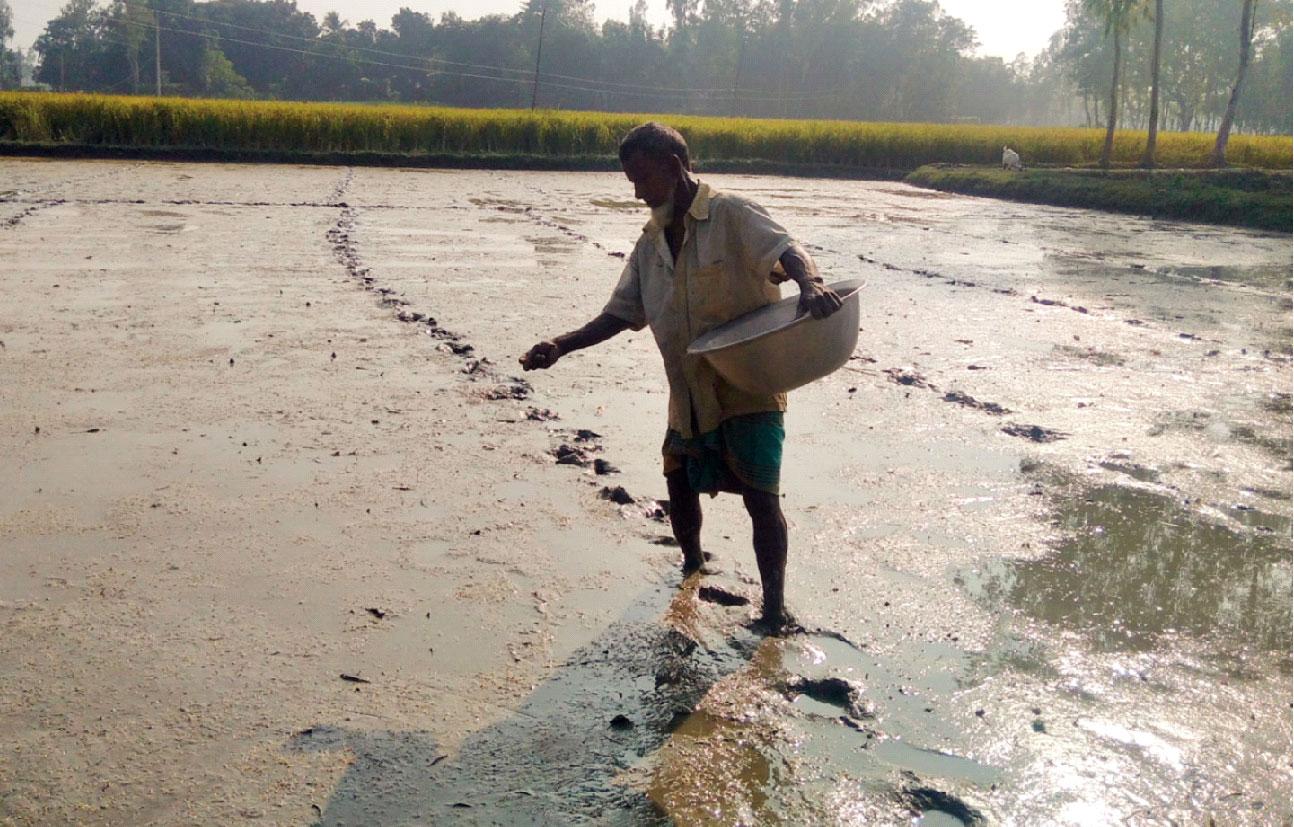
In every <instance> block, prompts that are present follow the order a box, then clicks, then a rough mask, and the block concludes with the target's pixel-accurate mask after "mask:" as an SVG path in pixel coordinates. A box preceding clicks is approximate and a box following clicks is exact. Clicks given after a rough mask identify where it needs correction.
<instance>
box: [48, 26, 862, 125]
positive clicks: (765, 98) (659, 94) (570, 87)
mask: <svg viewBox="0 0 1294 827" xmlns="http://www.w3.org/2000/svg"><path fill="white" fill-rule="evenodd" d="M135 5H137V6H138V7H140V8H144V9H148V10H151V11H154V13H155V14H159V15H171V16H173V17H183V18H188V19H193V20H198V21H201V22H204V23H209V24H212V25H224V26H230V27H233V28H239V29H245V30H249V31H257V32H260V31H262V30H261V29H254V28H252V27H249V26H241V25H238V24H233V23H225V22H221V21H213V20H209V19H207V18H200V17H197V16H195V15H185V14H183V13H179V12H169V11H161V10H156V9H153V7H151V6H148V5H147V4H144V3H136V4H135ZM24 19H25V22H29V23H30V22H34V21H31V20H30V19H26V18H24ZM104 20H105V22H106V23H109V24H121V25H126V26H135V27H138V28H144V29H148V30H150V31H152V32H154V34H156V33H158V32H171V33H174V34H181V35H188V36H190V37H199V38H203V39H205V40H208V41H211V42H214V43H217V44H219V43H220V42H222V41H224V42H229V43H237V44H239V45H243V46H251V47H254V48H261V49H271V50H274V51H279V52H287V53H291V54H299V55H304V56H306V57H311V58H316V59H320V58H322V59H328V60H339V61H343V62H346V63H351V64H363V65H366V66H380V67H384V68H388V69H401V70H404V71H414V72H423V73H426V74H428V75H436V76H441V77H459V78H471V79H476V80H489V81H495V82H500V83H512V84H518V85H520V84H526V85H529V84H531V83H532V82H533V80H534V77H533V73H531V72H530V71H528V70H524V69H511V68H508V67H501V66H492V65H489V64H460V63H457V62H455V61H448V60H444V59H441V58H420V57H410V56H407V55H400V54H398V53H395V52H387V51H383V50H380V49H369V48H366V47H362V46H351V45H349V44H346V43H336V44H335V45H337V46H340V47H342V48H344V49H347V50H349V51H352V52H369V53H376V54H383V55H390V56H394V57H399V58H402V59H405V60H415V61H420V62H422V64H423V65H410V64H408V63H391V62H386V61H378V60H369V59H366V58H362V57H358V56H354V55H352V56H344V55H337V54H329V53H327V52H319V51H312V50H306V49H297V48H293V47H291V46H281V45H277V44H274V43H263V42H256V41H251V40H244V39H241V38H236V37H230V36H228V35H219V34H213V33H211V32H203V31H192V30H187V29H178V28H173V27H169V26H162V25H159V24H154V23H146V22H141V21H137V20H131V19H129V18H107V17H105V18H104ZM272 36H274V37H281V38H287V39H292V40H300V41H303V42H305V43H309V44H311V45H313V46H322V45H329V44H330V43H333V42H332V41H328V40H324V39H317V38H316V39H311V38H303V37H299V36H296V35H287V34H282V33H272ZM431 62H440V63H446V64H450V65H464V66H473V67H477V68H480V69H482V70H485V71H507V72H514V73H518V74H521V75H522V76H521V77H501V76H498V75H490V74H482V73H480V72H466V71H451V70H445V69H439V68H436V67H434V66H429V65H426V64H428V63H431ZM546 77H548V78H561V79H563V80H567V81H570V82H567V83H559V82H554V81H551V80H546V81H545V83H546V84H547V85H548V86H550V87H553V88H557V89H564V90H567V91H573V92H584V93H591V94H601V95H610V94H618V95H628V96H632V97H641V98H655V99H658V100H669V101H674V100H677V99H678V98H681V97H685V96H688V95H697V96H706V95H715V96H717V95H726V96H729V97H732V96H733V90H732V88H731V87H729V88H726V89H725V88H714V89H706V88H688V87H648V86H640V85H638V84H626V83H617V82H613V81H598V80H594V79H591V78H580V77H577V76H572V75H562V74H558V73H547V74H546ZM605 86H614V87H620V88H604V87H605ZM846 91H847V87H845V86H841V87H838V88H836V89H834V90H830V91H828V92H823V93H817V94H814V95H764V94H760V93H757V92H739V93H737V95H736V99H737V100H740V101H741V102H744V103H770V102H774V103H775V102H779V101H783V100H793V101H813V100H823V99H832V98H838V97H839V96H841V95H842V94H844V93H845V92H846Z"/></svg>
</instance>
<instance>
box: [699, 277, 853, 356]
mask: <svg viewBox="0 0 1294 827" xmlns="http://www.w3.org/2000/svg"><path fill="white" fill-rule="evenodd" d="M849 285H853V286H852V287H849ZM866 286H867V281H866V279H845V280H843V281H837V282H833V283H831V284H828V285H827V287H829V288H830V289H832V290H835V289H836V288H837V287H847V288H848V292H846V293H845V294H844V295H842V296H841V297H840V305H841V307H842V308H843V307H844V303H845V302H847V301H849V300H850V299H852V298H854V297H855V296H857V295H858V293H859V292H860V291H861V290H862V289H863V288H864V287H866ZM781 301H783V302H789V301H797V302H798V301H799V297H798V296H788V297H787V298H785V299H782V300H781ZM772 306H773V305H764V307H772ZM763 309H764V308H763V307H761V308H757V309H756V310H752V311H751V312H752V313H758V312H759V311H760V310H763ZM737 318H738V319H740V318H741V317H740V316H738V317H737ZM827 318H830V316H828V317H827ZM736 320H737V319H733V320H732V321H729V322H726V323H725V324H732V322H734V321H736ZM811 320H813V316H812V315H810V314H808V313H805V314H803V315H800V316H796V317H795V318H794V319H793V320H792V321H791V323H790V324H788V325H786V326H784V327H779V328H777V329H776V330H765V331H762V332H760V333H753V334H751V335H750V336H747V337H746V338H744V339H739V340H737V341H735V342H728V343H727V344H724V345H721V346H719V347H697V343H696V342H693V343H692V344H690V345H688V348H687V352H688V354H689V355H691V356H709V355H711V354H714V353H722V352H723V351H725V350H730V349H732V348H735V347H740V346H741V345H745V344H749V343H750V342H754V341H757V340H759V339H763V338H765V337H767V336H772V335H774V334H777V333H784V332H786V331H788V330H791V329H792V328H794V327H797V326H799V325H800V324H803V323H804V322H807V321H811ZM819 321H825V320H819ZM719 327H723V325H720V326H719ZM718 329H719V328H718V327H717V328H715V330H718ZM711 333H714V330H710V331H707V332H706V333H703V334H702V335H701V336H698V337H697V340H698V341H699V340H700V339H703V338H705V337H706V336H709V335H710V334H711Z"/></svg>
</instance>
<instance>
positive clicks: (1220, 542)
mask: <svg viewBox="0 0 1294 827" xmlns="http://www.w3.org/2000/svg"><path fill="white" fill-rule="evenodd" d="M1266 522H1276V523H1279V526H1277V527H1276V530H1275V531H1272V532H1271V533H1264V532H1248V531H1246V532H1244V533H1240V532H1236V531H1232V530H1230V529H1228V528H1226V527H1224V526H1220V525H1217V524H1214V523H1210V522H1207V521H1205V520H1204V519H1202V518H1201V517H1199V516H1198V515H1195V514H1193V513H1191V512H1189V511H1187V510H1185V509H1184V508H1183V507H1181V506H1179V505H1178V504H1177V503H1175V502H1174V501H1172V500H1171V499H1169V498H1167V497H1164V496H1161V495H1158V494H1155V493H1151V492H1147V491H1141V490H1136V489H1131V488H1124V487H1121V486H1117V485H1108V486H1105V487H1102V488H1098V489H1096V490H1094V491H1092V492H1090V493H1089V494H1087V496H1086V497H1084V498H1081V499H1078V500H1076V501H1074V502H1071V503H1069V504H1067V505H1066V506H1065V507H1064V509H1063V510H1062V512H1061V513H1060V515H1059V518H1058V522H1057V525H1058V527H1059V528H1061V529H1062V530H1063V531H1064V532H1065V533H1066V535H1067V536H1069V537H1070V538H1071V539H1069V540H1068V541H1067V542H1065V544H1064V545H1063V546H1062V547H1061V548H1060V549H1059V551H1058V553H1056V554H1054V555H1051V556H1048V557H1046V558H1043V559H1040V560H1027V561H1009V560H999V561H994V562H992V563H990V564H989V565H987V566H986V567H985V568H984V569H982V570H980V571H977V572H973V573H965V574H963V575H962V580H963V582H964V584H965V586H966V587H967V588H968V589H969V590H970V591H971V592H972V593H973V594H975V595H977V596H978V597H980V598H981V599H983V600H985V601H987V602H989V603H994V604H1004V605H1006V606H1010V607H1014V608H1017V609H1019V610H1022V611H1023V612H1025V613H1026V614H1028V615H1030V616H1032V617H1034V618H1037V619H1039V620H1043V621H1046V622H1047V623H1051V624H1054V625H1056V626H1061V627H1066V628H1070V629H1076V630H1078V631H1080V632H1082V633H1083V634H1085V635H1086V636H1087V637H1088V638H1089V639H1090V640H1091V641H1093V643H1094V644H1095V645H1096V646H1097V647H1098V648H1100V649H1103V650H1145V649H1149V648H1152V647H1154V646H1155V644H1156V642H1157V640H1159V639H1160V638H1161V637H1162V636H1164V635H1169V634H1179V635H1188V636H1192V637H1197V638H1207V639H1210V640H1214V641H1216V642H1217V643H1218V644H1219V645H1223V646H1227V647H1234V646H1242V647H1252V648H1256V649H1261V650H1281V651H1288V650H1289V648H1290V644H1291V634H1290V623H1291V612H1290V600H1291V570H1290V522H1289V520H1287V519H1284V518H1279V517H1270V516H1268V517H1267V518H1266Z"/></svg>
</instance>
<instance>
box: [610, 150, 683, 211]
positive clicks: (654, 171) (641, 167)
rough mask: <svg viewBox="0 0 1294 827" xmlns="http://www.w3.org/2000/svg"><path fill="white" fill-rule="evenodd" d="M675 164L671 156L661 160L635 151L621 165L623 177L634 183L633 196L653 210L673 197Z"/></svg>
mask: <svg viewBox="0 0 1294 827" xmlns="http://www.w3.org/2000/svg"><path fill="white" fill-rule="evenodd" d="M676 164H677V161H675V160H674V159H672V158H671V159H670V160H667V161H662V160H657V159H655V158H648V157H646V156H644V155H643V154H642V153H641V152H635V153H634V154H633V155H630V156H629V160H627V161H625V162H624V163H623V164H622V165H621V166H622V167H623V168H624V171H625V177H626V178H628V179H629V181H630V182H631V183H632V184H633V185H634V198H637V199H638V200H639V201H642V202H644V203H646V204H647V206H648V207H651V208H652V209H653V210H655V209H657V208H659V207H661V206H663V205H664V204H666V203H668V202H670V201H672V200H673V198H674V190H675V188H676V187H677V186H678V171H677V169H676Z"/></svg>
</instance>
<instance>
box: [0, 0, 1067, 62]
mask: <svg viewBox="0 0 1294 827" xmlns="http://www.w3.org/2000/svg"><path fill="white" fill-rule="evenodd" d="M65 2H66V0H9V5H10V7H12V8H13V13H14V18H15V19H14V40H13V42H14V43H15V44H16V45H17V46H19V47H20V48H23V49H26V48H28V47H30V46H31V44H32V42H33V41H35V39H36V37H37V36H38V35H39V34H40V33H41V32H42V31H44V30H45V23H46V21H48V20H49V19H50V18H51V17H54V16H55V15H57V14H58V10H59V9H60V8H61V7H62V6H63V5H64V3H65ZM632 3H633V0H598V2H597V13H598V18H599V19H603V20H605V19H606V18H609V17H613V18H617V19H620V20H626V19H628V17H629V7H630V6H631V5H632ZM940 5H942V6H943V7H944V10H945V11H947V12H948V13H949V14H952V15H955V16H957V17H960V18H961V19H963V20H965V21H966V22H967V23H969V24H970V25H971V26H972V27H973V28H974V29H975V32H976V34H978V36H979V40H980V44H981V45H980V53H981V54H985V55H996V56H998V57H1002V58H1005V59H1006V60H1008V61H1009V60H1011V59H1012V58H1014V57H1015V56H1016V54H1017V53H1018V52H1025V53H1027V54H1029V55H1033V54H1036V53H1037V52H1039V51H1041V50H1042V49H1044V48H1046V46H1047V39H1048V38H1049V37H1051V34H1052V32H1054V31H1056V30H1057V29H1059V28H1060V27H1061V26H1062V25H1063V24H1064V22H1065V2H1064V0H940ZM401 6H407V7H409V8H411V9H413V10H415V11H422V12H426V13H428V14H430V15H432V17H434V18H438V17H440V15H441V13H442V12H445V11H449V10H451V9H452V10H454V11H456V12H458V14H459V15H461V16H463V17H466V18H475V17H480V16H481V15H484V14H494V13H500V12H501V13H505V14H509V13H512V12H514V11H516V10H517V9H518V8H520V6H521V0H473V2H464V0H297V7H298V8H300V9H302V10H304V11H308V12H312V13H313V14H314V15H315V16H316V17H323V15H324V14H325V13H326V12H329V11H332V10H334V9H335V10H336V11H338V12H340V13H341V16H342V17H343V18H345V19H347V20H349V21H351V22H352V23H357V22H359V21H360V20H365V19H372V20H375V21H377V23H378V24H379V25H381V26H383V27H386V26H389V25H390V22H391V15H393V14H395V13H396V12H397V11H399V9H400V7H401ZM648 7H649V9H650V12H649V13H650V15H651V16H652V18H653V19H654V20H655V21H656V22H657V23H660V24H663V23H664V22H665V20H666V19H667V15H666V11H665V9H666V6H665V0H648Z"/></svg>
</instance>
